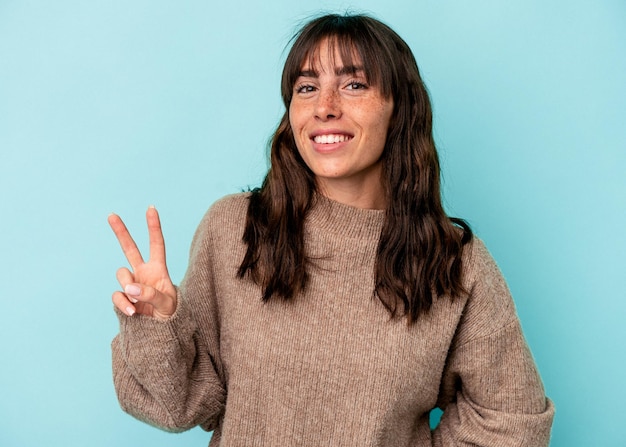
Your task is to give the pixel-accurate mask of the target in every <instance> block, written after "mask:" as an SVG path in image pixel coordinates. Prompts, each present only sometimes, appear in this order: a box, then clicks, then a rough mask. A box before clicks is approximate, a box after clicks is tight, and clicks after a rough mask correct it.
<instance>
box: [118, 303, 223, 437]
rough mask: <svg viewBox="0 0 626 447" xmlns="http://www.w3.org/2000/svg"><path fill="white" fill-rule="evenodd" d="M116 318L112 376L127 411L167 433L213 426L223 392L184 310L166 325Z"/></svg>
mask: <svg viewBox="0 0 626 447" xmlns="http://www.w3.org/2000/svg"><path fill="white" fill-rule="evenodd" d="M181 304H182V303H181ZM118 315H119V318H120V334H119V335H118V336H117V337H116V338H115V339H114V341H113V344H112V350H113V375H114V383H115V388H116V391H117V394H118V399H119V401H120V405H121V406H122V408H123V409H124V411H126V412H128V413H130V414H132V415H133V416H135V417H136V418H138V419H140V420H142V421H145V422H148V423H150V424H152V425H155V426H158V427H161V428H163V429H165V430H168V431H183V430H186V429H189V428H191V427H194V426H196V425H199V424H202V425H203V426H211V425H213V423H214V422H215V421H216V420H217V419H218V418H219V416H220V414H221V412H222V410H223V405H224V399H225V391H224V387H223V385H222V383H221V381H220V380H219V377H218V375H217V374H216V372H215V368H214V365H213V361H212V358H211V356H210V355H209V353H208V350H207V349H206V348H205V347H204V346H203V345H202V344H201V342H200V340H199V339H198V337H197V336H196V333H195V327H194V324H193V320H192V319H191V316H190V315H189V311H188V309H187V308H186V306H185V305H184V304H183V305H181V306H179V309H177V311H176V313H175V314H174V315H173V316H172V317H171V318H170V319H169V320H166V321H158V320H156V319H153V318H150V317H146V316H134V317H127V316H125V315H123V314H118Z"/></svg>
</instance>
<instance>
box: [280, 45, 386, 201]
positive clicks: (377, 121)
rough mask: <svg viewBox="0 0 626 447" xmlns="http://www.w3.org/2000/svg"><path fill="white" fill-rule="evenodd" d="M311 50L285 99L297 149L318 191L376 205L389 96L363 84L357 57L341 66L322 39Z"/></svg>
mask: <svg viewBox="0 0 626 447" xmlns="http://www.w3.org/2000/svg"><path fill="white" fill-rule="evenodd" d="M317 56H318V57H316V58H312V59H313V60H314V61H315V66H311V65H310V61H309V60H306V61H305V62H304V64H303V66H302V67H301V73H300V76H299V77H298V79H297V80H296V83H295V85H294V87H293V97H292V100H291V103H290V105H289V122H290V124H291V128H292V130H293V133H294V138H295V142H296V146H297V148H298V152H299V153H300V156H301V157H302V159H303V160H304V161H305V163H306V164H307V166H308V167H309V169H311V171H313V173H314V174H315V177H316V180H317V185H318V188H319V189H320V191H321V192H322V193H323V194H325V195H327V196H329V197H330V198H332V199H335V200H339V201H340V202H344V203H348V202H354V201H358V200H359V198H360V199H365V201H366V202H367V201H368V198H369V199H370V200H369V201H370V202H371V201H372V200H373V202H375V203H364V204H363V205H364V207H382V206H376V205H381V204H380V203H379V202H380V199H381V198H382V194H383V193H382V183H381V155H382V153H383V149H384V147H385V141H386V138H387V130H388V129H389V122H390V120H391V115H392V113H393V100H392V99H391V98H384V97H383V96H382V94H381V92H380V90H379V88H378V87H376V86H372V85H369V84H368V82H367V79H366V77H365V73H364V72H363V68H362V67H361V66H360V58H358V57H353V61H354V63H355V64H356V66H354V67H344V66H343V65H342V62H341V56H340V54H339V52H338V50H337V49H333V48H329V46H328V41H323V42H322V43H321V44H320V46H319V47H318V49H317ZM333 56H334V57H333ZM355 56H356V55H355ZM349 204H353V205H355V206H359V204H358V203H349Z"/></svg>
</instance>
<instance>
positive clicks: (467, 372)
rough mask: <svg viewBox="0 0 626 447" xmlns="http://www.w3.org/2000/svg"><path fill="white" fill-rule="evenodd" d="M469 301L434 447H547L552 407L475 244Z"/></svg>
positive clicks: (499, 285) (502, 286) (498, 278)
mask: <svg viewBox="0 0 626 447" xmlns="http://www.w3.org/2000/svg"><path fill="white" fill-rule="evenodd" d="M471 250H472V255H471V258H470V259H469V260H468V261H466V262H467V263H468V268H467V269H466V271H468V273H469V274H468V276H469V277H470V278H469V279H470V284H471V287H470V288H469V290H470V296H469V298H468V300H467V303H466V306H465V309H464V313H463V316H462V317H461V321H460V323H459V326H458V328H457V333H456V335H455V337H454V340H453V343H452V346H451V348H450V352H449V354H448V359H447V362H446V367H445V369H444V373H443V378H442V383H441V388H440V393H439V400H438V406H439V407H440V408H442V409H443V410H444V414H443V416H442V418H441V422H440V424H439V426H438V427H437V429H436V430H435V431H434V432H433V444H434V445H435V446H440V447H444V446H467V447H469V446H485V447H486V446H494V447H495V446H498V447H508V446H520V447H521V446H523V447H540V446H547V445H548V444H549V440H550V428H551V425H552V419H553V416H554V407H553V405H552V403H551V402H550V401H549V400H548V399H546V397H545V394H544V389H543V385H542V383H541V379H540V377H539V374H538V372H537V369H536V367H535V363H534V360H533V358H532V355H531V353H530V351H529V349H528V346H527V344H526V341H525V340H524V336H523V334H522V330H521V327H520V324H519V320H518V318H517V314H516V312H515V307H514V305H513V301H512V299H511V296H510V293H509V290H508V288H507V286H506V283H505V282H504V279H503V278H502V275H501V273H500V271H499V270H498V267H497V266H496V264H495V262H494V261H493V259H492V258H491V256H490V255H489V253H488V252H487V250H486V249H485V247H484V246H483V245H482V243H481V242H480V241H475V242H474V243H473V247H472V249H471Z"/></svg>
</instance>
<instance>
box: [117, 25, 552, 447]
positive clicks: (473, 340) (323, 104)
mask: <svg viewBox="0 0 626 447" xmlns="http://www.w3.org/2000/svg"><path fill="white" fill-rule="evenodd" d="M282 96H283V101H284V104H285V107H286V112H285V115H284V117H283V119H282V121H281V123H280V124H279V126H278V129H277V130H276V133H275V135H274V138H273V141H272V149H271V168H270V170H269V172H268V174H267V176H266V178H265V181H264V183H263V185H262V187H261V188H259V189H257V190H254V191H252V192H250V193H244V194H238V195H233V196H229V197H226V198H224V199H222V200H220V201H219V202H217V203H216V204H215V205H214V206H213V207H212V208H211V209H210V210H209V212H208V213H207V215H206V216H205V218H204V219H203V221H202V222H201V224H200V226H199V228H198V231H197V233H196V235H195V237H194V240H193V243H192V248H191V255H190V263H189V268H188V271H187V273H186V275H185V278H184V280H183V283H182V284H181V286H180V288H178V289H177V288H176V287H175V286H174V285H173V284H172V282H171V280H170V278H169V275H168V273H167V267H166V264H165V248H164V243H163V237H162V233H161V229H160V223H159V218H158V215H157V212H156V210H155V209H154V208H150V209H149V210H148V212H147V222H148V228H149V234H150V259H149V261H148V262H144V261H143V258H142V257H141V254H140V253H139V251H138V250H137V247H136V245H135V244H134V242H133V240H132V238H131V236H130V234H129V233H128V231H127V230H126V228H125V227H124V224H123V223H122V221H121V220H120V218H119V217H117V216H115V215H112V216H110V218H109V222H110V225H111V227H112V228H113V230H114V232H115V234H116V236H117V238H118V239H119V241H120V244H121V246H122V249H123V251H124V253H125V255H126V257H127V259H128V261H129V262H130V266H131V268H132V270H129V269H126V268H122V269H120V270H119V271H118V280H119V282H120V284H121V286H122V290H123V292H122V291H118V292H115V293H114V295H113V302H114V304H115V306H116V309H117V311H118V314H119V319H120V334H119V335H118V336H117V337H116V338H115V340H114V341H113V365H114V379H115V385H116V389H117V393H118V397H119V400H120V402H121V405H122V407H123V408H124V410H125V411H127V412H129V413H131V414H132V415H134V416H135V417H137V418H139V419H142V420H144V421H146V422H148V423H151V424H154V425H156V426H159V427H161V428H163V429H166V430H171V431H180V430H185V429H188V428H191V427H194V426H196V425H201V426H202V427H203V428H204V429H206V430H214V434H213V437H212V440H211V444H210V445H212V446H214V445H226V446H231V445H233V446H235V445H237V446H238V445H242V446H248V445H277V446H292V445H316V446H317V445H340V446H347V445H354V446H417V445H429V446H430V445H435V446H455V445H481V446H487V445H489V446H492V445H493V446H514V445H515V446H541V445H547V444H548V442H549V435H550V427H551V422H552V417H553V411H554V409H553V406H552V404H551V402H550V401H549V400H547V399H546V397H545V395H544V391H543V387H542V384H541V380H540V378H539V376H538V373H537V371H536V368H535V365H534V362H533V360H532V357H531V355H530V352H529V351H528V348H527V346H526V343H525V341H524V338H523V335H522V333H521V329H520V325H519V321H518V319H517V316H516V313H515V308H514V305H513V302H512V299H511V297H510V295H509V292H508V289H507V287H506V284H505V282H504V280H503V278H502V276H501V274H500V272H499V271H498V268H497V266H496V265H495V263H494V261H493V260H492V258H491V257H490V255H489V254H488V252H487V250H486V249H485V247H484V246H483V244H482V243H481V242H480V241H479V240H477V239H476V238H474V237H472V233H471V231H470V229H469V227H468V226H467V225H466V224H465V223H464V222H463V221H461V220H459V219H452V218H449V217H447V216H446V214H445V213H444V211H443V208H442V205H441V199H440V189H439V163H438V158H437V153H436V150H435V145H434V142H433V138H432V116H431V108H430V103H429V99H428V95H427V92H426V90H425V88H424V85H423V83H422V81H421V79H420V76H419V72H418V69H417V66H416V64H415V60H414V58H413V55H412V53H411V51H410V49H409V48H408V46H407V45H406V43H405V42H404V41H403V40H402V39H401V38H400V37H399V36H398V35H397V34H396V33H395V32H394V31H392V30H391V29H390V28H389V27H387V26H386V25H384V24H382V23H380V22H378V21H377V20H374V19H372V18H369V17H365V16H337V15H328V16H324V17H321V18H318V19H315V20H313V21H311V22H309V23H308V24H307V25H305V26H304V28H303V29H302V30H301V31H300V33H299V34H298V35H297V36H296V38H295V40H294V43H293V46H292V48H291V51H290V53H289V55H288V57H287V60H286V63H285V67H284V70H283V77H282ZM435 407H439V408H441V409H442V410H443V416H442V418H441V421H440V424H439V425H438V427H437V428H436V429H435V430H433V431H431V429H430V427H429V413H430V411H431V410H432V409H433V408H435Z"/></svg>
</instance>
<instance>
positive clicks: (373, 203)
mask: <svg viewBox="0 0 626 447" xmlns="http://www.w3.org/2000/svg"><path fill="white" fill-rule="evenodd" d="M317 187H318V190H319V192H320V194H322V195H324V196H326V197H328V198H329V199H331V200H334V201H336V202H339V203H343V204H344V205H349V206H353V207H355V208H362V209H370V210H383V209H385V208H386V206H387V200H386V199H385V195H384V194H383V188H382V186H381V185H376V187H371V185H370V187H366V185H354V184H350V183H348V182H338V181H335V182H333V181H328V180H325V181H319V180H318V182H317Z"/></svg>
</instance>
